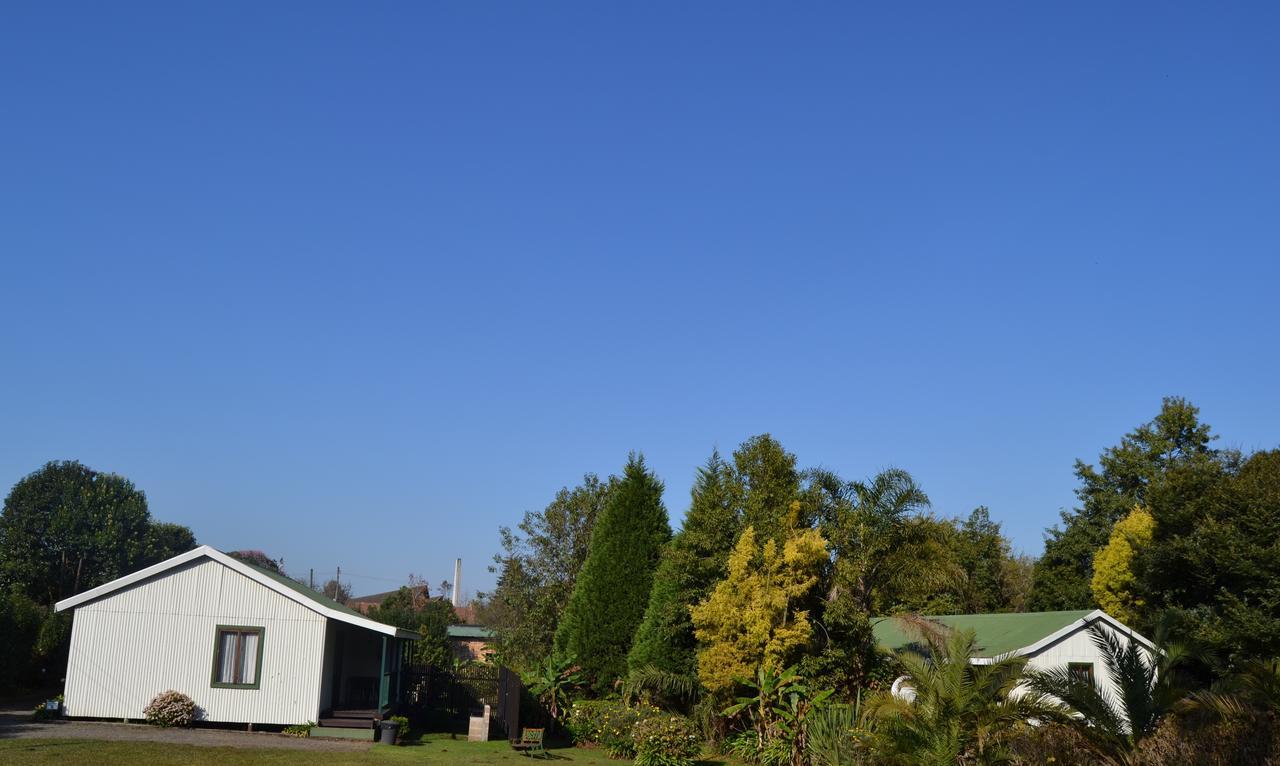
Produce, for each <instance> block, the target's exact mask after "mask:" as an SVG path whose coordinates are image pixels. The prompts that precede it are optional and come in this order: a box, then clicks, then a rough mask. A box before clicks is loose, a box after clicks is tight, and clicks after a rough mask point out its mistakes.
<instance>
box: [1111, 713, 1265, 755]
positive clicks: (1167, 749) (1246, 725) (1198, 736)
mask: <svg viewBox="0 0 1280 766" xmlns="http://www.w3.org/2000/svg"><path fill="white" fill-rule="evenodd" d="M1134 763H1136V764H1137V765H1138V766H1280V721H1277V719H1276V715H1275V714H1274V713H1266V712H1262V711H1258V712H1256V713H1254V714H1251V715H1239V716H1235V717H1233V718H1232V719H1229V720H1209V719H1204V718H1199V717H1195V716H1193V717H1191V718H1186V719H1178V718H1176V717H1173V716H1171V717H1169V718H1167V719H1165V720H1164V721H1163V722H1162V723H1161V724H1160V726H1159V728H1157V729H1156V731H1155V733H1154V734H1152V735H1151V736H1150V737H1148V738H1147V739H1145V740H1143V742H1142V746H1141V747H1140V748H1139V749H1138V754H1137V757H1136V758H1135V759H1134Z"/></svg>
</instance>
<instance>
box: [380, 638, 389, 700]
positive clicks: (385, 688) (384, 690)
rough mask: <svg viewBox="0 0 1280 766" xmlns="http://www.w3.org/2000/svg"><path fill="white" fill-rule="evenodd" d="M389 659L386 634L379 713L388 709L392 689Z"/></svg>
mask: <svg viewBox="0 0 1280 766" xmlns="http://www.w3.org/2000/svg"><path fill="white" fill-rule="evenodd" d="M388 659H389V658H388V657H387V637H386V636H385V635H384V636H383V637H382V674H381V675H380V676H379V684H378V712H379V713H381V712H382V711H383V710H385V709H386V707H387V700H388V697H389V692H390V691H391V689H390V688H389V687H390V684H388V683H387V682H388V681H389V680H390V679H389V678H388V676H387V669H388V668H387V660H388Z"/></svg>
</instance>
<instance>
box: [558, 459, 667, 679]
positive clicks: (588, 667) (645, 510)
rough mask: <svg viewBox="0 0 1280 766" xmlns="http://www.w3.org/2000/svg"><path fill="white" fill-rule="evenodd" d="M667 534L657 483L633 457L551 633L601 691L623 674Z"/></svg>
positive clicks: (601, 515)
mask: <svg viewBox="0 0 1280 766" xmlns="http://www.w3.org/2000/svg"><path fill="white" fill-rule="evenodd" d="M670 539H671V526H670V524H669V522H668V521H667V509H666V508H665V507H664V506H663V504H662V482H661V481H659V480H658V478H657V477H656V476H654V475H653V473H652V472H650V471H649V470H648V469H647V468H646V467H645V464H644V457H643V456H639V455H636V454H634V453H633V454H632V455H631V457H630V458H629V459H628V461H627V466H626V469H625V470H624V472H623V476H622V480H621V481H620V482H619V483H618V485H617V487H616V488H615V489H614V490H613V492H612V493H611V494H610V496H609V502H608V504H606V505H605V507H604V510H603V511H602V512H601V514H600V517H599V518H598V519H597V520H596V525H595V529H594V531H593V532H592V534H591V545H590V549H589V550H588V553H587V560H586V563H585V564H583V567H582V572H581V573H580V574H579V576H578V580H577V583H576V584H575V586H574V590H573V596H572V597H571V598H570V599H569V607H568V608H567V609H566V610H565V613H564V616H563V617H562V618H561V621H560V625H559V626H558V628H557V630H556V642H555V648H556V651H557V652H559V653H560V654H563V655H571V656H574V657H576V658H577V662H578V664H579V665H581V666H582V669H583V671H584V672H585V673H586V675H587V676H588V678H589V679H590V680H591V683H592V684H593V685H594V686H595V687H596V689H597V690H598V691H604V690H606V689H608V688H609V686H610V684H611V683H612V682H613V680H614V679H615V678H618V677H619V676H621V675H623V674H624V673H625V671H626V664H627V652H628V651H629V650H630V649H631V641H632V638H633V637H634V636H635V633H636V628H637V627H638V626H639V625H640V621H641V619H642V618H643V617H644V612H645V606H646V604H647V603H648V600H649V592H650V589H651V587H652V585H653V573H654V569H655V568H656V567H657V566H658V559H659V557H660V555H661V552H662V548H663V546H664V545H666V543H667V542H668V541H669V540H670Z"/></svg>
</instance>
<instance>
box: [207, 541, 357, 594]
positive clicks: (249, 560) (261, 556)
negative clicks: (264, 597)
mask: <svg viewBox="0 0 1280 766" xmlns="http://www.w3.org/2000/svg"><path fill="white" fill-rule="evenodd" d="M227 555H228V556H230V557H231V558H233V559H237V560H239V561H243V562H244V563H246V564H251V565H253V566H255V567H258V568H259V569H266V570H267V571H270V572H275V573H276V574H284V568H283V559H281V560H276V559H273V558H271V557H270V556H268V555H267V554H265V553H263V552H262V551H260V550H243V551H231V552H230V553H228V554H227ZM329 582H336V581H335V580H330V581H329ZM325 587H326V588H328V587H329V586H327V585H326V586H325ZM325 595H326V596H328V595H329V594H328V593H325ZM348 595H350V594H348ZM329 598H333V596H329Z"/></svg>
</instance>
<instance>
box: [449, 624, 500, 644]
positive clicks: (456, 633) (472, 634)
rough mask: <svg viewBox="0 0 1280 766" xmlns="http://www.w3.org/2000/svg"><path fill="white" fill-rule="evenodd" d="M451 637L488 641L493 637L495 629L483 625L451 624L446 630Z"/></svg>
mask: <svg viewBox="0 0 1280 766" xmlns="http://www.w3.org/2000/svg"><path fill="white" fill-rule="evenodd" d="M446 635H448V637H449V638H457V639H463V640H470V641H486V640H488V639H490V638H493V631H492V630H490V629H489V628H486V627H484V626H483V625H450V626H449V627H448V629H447V631H446Z"/></svg>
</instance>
